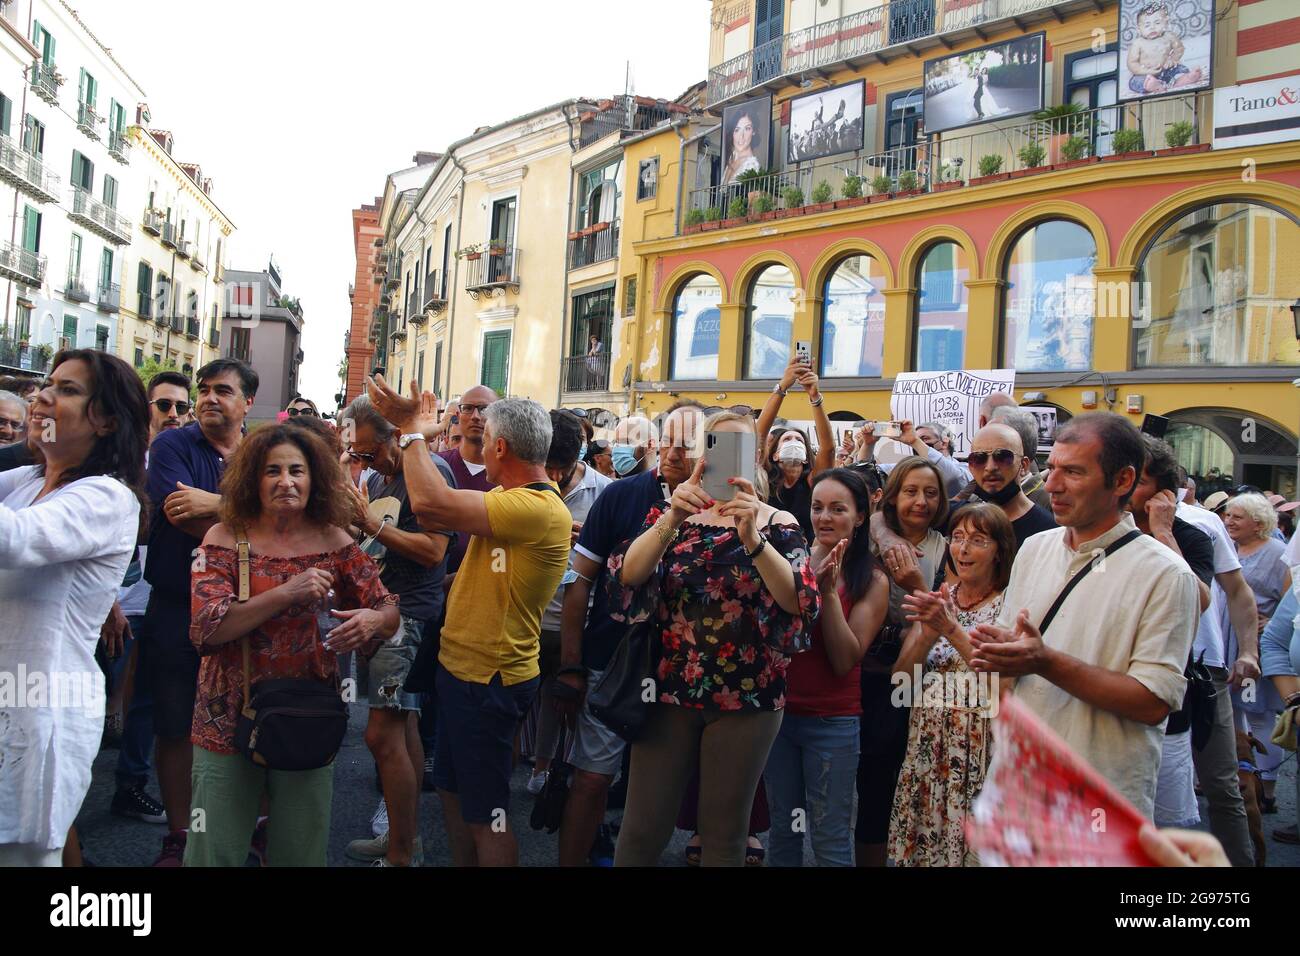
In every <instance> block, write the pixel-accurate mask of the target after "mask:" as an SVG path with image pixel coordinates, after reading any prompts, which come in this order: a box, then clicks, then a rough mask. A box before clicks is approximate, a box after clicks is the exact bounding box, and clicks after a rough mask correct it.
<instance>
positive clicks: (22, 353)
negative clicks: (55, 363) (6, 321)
mask: <svg viewBox="0 0 1300 956" xmlns="http://www.w3.org/2000/svg"><path fill="white" fill-rule="evenodd" d="M53 354H54V350H53V349H52V348H50V346H48V345H27V344H24V343H22V342H13V341H11V340H10V339H9V338H8V337H7V336H6V337H0V365H2V366H4V367H6V368H17V369H22V370H23V371H24V372H36V373H37V374H38V375H43V374H45V373H46V372H48V371H49V370H50V358H51V356H52V355H53Z"/></svg>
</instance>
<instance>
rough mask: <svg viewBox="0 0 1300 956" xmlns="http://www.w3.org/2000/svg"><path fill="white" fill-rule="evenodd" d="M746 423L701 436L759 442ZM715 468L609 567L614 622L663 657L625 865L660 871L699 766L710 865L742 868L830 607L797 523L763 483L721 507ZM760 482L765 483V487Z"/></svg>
mask: <svg viewBox="0 0 1300 956" xmlns="http://www.w3.org/2000/svg"><path fill="white" fill-rule="evenodd" d="M753 427H754V426H753V423H752V421H751V420H750V419H749V418H748V417H747V416H742V415H738V414H735V413H733V412H720V413H718V414H716V415H713V416H712V417H711V418H709V419H708V420H707V421H706V422H705V428H704V431H705V434H706V436H707V435H708V434H709V433H725V432H743V431H750V433H751V434H752V430H753ZM704 467H705V460H704V459H703V458H701V459H699V460H698V461H696V462H694V463H693V471H692V473H691V477H690V478H689V479H688V480H687V481H684V482H682V483H681V484H680V485H678V486H677V488H676V489H675V490H674V492H673V496H672V499H671V501H670V502H668V505H667V506H666V507H664V506H658V507H655V508H653V509H651V511H650V513H649V515H648V516H647V517H646V522H645V526H644V530H643V531H642V533H641V534H640V535H639V536H638V537H637V538H635V539H634V540H633V541H632V542H631V543H630V544H629V545H628V546H627V548H626V550H620V551H616V552H615V553H614V554H613V555H611V556H610V559H609V570H610V586H611V587H614V588H617V589H619V593H617V594H616V595H615V596H614V600H613V605H612V606H613V607H614V608H615V609H617V610H615V611H614V613H613V615H612V616H613V617H614V619H615V620H623V621H627V622H633V621H636V620H644V619H646V618H647V617H649V618H650V619H652V620H653V621H654V622H655V624H656V630H657V631H658V635H659V638H660V641H661V643H662V653H661V656H660V660H659V663H658V666H657V668H656V670H655V678H656V688H655V689H656V694H657V697H658V703H657V704H655V705H652V707H651V713H650V716H649V719H648V721H647V724H646V727H645V730H644V731H643V733H642V735H641V737H640V738H639V739H638V740H637V741H636V743H634V744H633V745H632V769H631V774H630V777H629V780H628V793H627V809H626V812H625V814H624V818H623V828H622V831H621V832H620V833H619V839H618V848H617V852H616V855H615V859H614V864H615V865H616V866H652V865H654V864H655V863H657V862H658V860H659V857H660V855H661V854H662V853H663V850H664V847H666V846H667V844H668V840H669V838H670V837H671V836H672V832H673V823H674V819H675V817H676V815H677V810H678V807H679V805H680V804H681V801H682V795H683V793H684V792H685V790H686V786H687V783H688V782H689V780H690V777H691V774H692V771H693V770H694V767H695V764H696V761H697V759H698V762H699V767H700V800H699V830H700V838H701V841H702V844H703V853H702V862H703V864H704V865H705V866H741V865H743V863H744V861H745V850H746V843H747V837H748V830H749V812H750V806H751V803H752V801H753V796H754V790H755V787H756V786H757V784H758V779H759V775H760V774H761V773H762V770H763V765H764V763H765V762H766V760H767V754H768V751H769V749H771V746H772V741H773V740H774V739H775V738H776V734H777V731H778V730H779V729H780V726H781V715H782V711H783V708H784V706H785V673H786V668H787V667H788V666H789V663H790V654H791V653H793V652H794V651H795V650H796V649H801V648H802V647H803V646H804V645H805V644H806V642H807V640H808V636H809V634H810V632H811V628H812V623H813V621H814V620H815V619H816V617H817V614H818V611H819V610H820V607H821V598H820V595H819V592H818V590H817V582H816V578H815V576H814V574H813V569H812V567H811V565H810V564H809V561H808V548H807V544H806V542H805V541H804V537H803V534H802V533H801V532H800V530H799V526H798V522H796V521H795V519H794V517H793V516H792V515H790V514H789V513H787V512H782V511H779V510H777V509H776V508H773V507H772V506H770V505H768V504H766V503H765V502H764V501H763V500H762V498H761V496H760V494H759V492H758V491H757V490H756V489H755V487H754V484H753V483H751V482H750V481H747V480H746V479H744V478H735V477H733V478H731V479H729V482H730V484H731V485H732V486H734V487H735V489H736V493H735V495H734V497H732V499H731V500H730V501H715V500H714V499H713V498H712V497H710V496H709V494H708V493H707V492H705V490H704V488H703V487H702V485H701V481H702V479H703V475H704ZM759 483H760V484H761V479H759Z"/></svg>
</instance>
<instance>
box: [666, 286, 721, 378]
mask: <svg viewBox="0 0 1300 956" xmlns="http://www.w3.org/2000/svg"><path fill="white" fill-rule="evenodd" d="M721 305H722V288H721V287H720V286H719V285H718V282H717V280H716V279H714V278H713V277H712V276H710V275H705V274H700V275H697V276H695V277H694V278H693V279H691V280H690V281H689V282H687V283H686V284H685V285H683V286H682V287H681V289H679V290H678V292H677V295H676V297H675V298H674V299H673V334H672V349H673V354H672V378H673V380H674V381H685V380H688V379H717V377H718V339H719V338H720V336H721V334H722V311H721V309H720V306H721Z"/></svg>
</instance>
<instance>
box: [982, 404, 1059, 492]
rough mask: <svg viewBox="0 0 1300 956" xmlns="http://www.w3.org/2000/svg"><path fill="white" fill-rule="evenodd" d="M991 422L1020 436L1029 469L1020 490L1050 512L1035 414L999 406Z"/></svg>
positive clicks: (1015, 407)
mask: <svg viewBox="0 0 1300 956" xmlns="http://www.w3.org/2000/svg"><path fill="white" fill-rule="evenodd" d="M990 422H994V423H998V424H1002V425H1009V426H1010V427H1011V428H1014V429H1015V430H1016V434H1017V435H1019V436H1020V446H1021V448H1022V449H1023V450H1024V455H1025V460H1026V464H1027V467H1028V474H1026V475H1024V476H1022V477H1021V479H1020V490H1021V491H1023V492H1024V493H1025V497H1026V498H1028V499H1029V500H1030V501H1032V502H1033V503H1034V504H1036V505H1038V506H1039V507H1040V508H1044V509H1046V510H1047V511H1049V512H1050V511H1051V508H1052V499H1051V498H1050V497H1049V496H1048V494H1047V487H1046V486H1045V485H1044V483H1043V474H1042V472H1041V471H1040V470H1039V467H1038V419H1037V418H1036V417H1035V416H1034V413H1033V412H1028V411H1025V410H1024V409H1023V408H1019V407H1017V406H1015V405H999V406H998V407H997V408H995V409H993V417H992V418H991V419H990Z"/></svg>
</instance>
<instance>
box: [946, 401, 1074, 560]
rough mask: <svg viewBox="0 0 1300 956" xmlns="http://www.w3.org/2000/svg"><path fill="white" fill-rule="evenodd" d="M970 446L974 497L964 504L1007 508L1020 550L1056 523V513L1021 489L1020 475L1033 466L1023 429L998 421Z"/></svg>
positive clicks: (954, 511)
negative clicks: (1039, 504)
mask: <svg viewBox="0 0 1300 956" xmlns="http://www.w3.org/2000/svg"><path fill="white" fill-rule="evenodd" d="M970 447H971V450H970V455H969V456H968V457H967V459H966V464H967V466H968V467H969V468H970V471H971V476H972V477H973V478H974V479H975V482H974V485H973V486H972V487H971V489H970V491H971V497H970V499H969V500H968V501H966V502H963V504H970V503H972V502H975V501H987V502H989V503H990V504H995V505H997V506H998V507H999V508H1001V509H1002V510H1003V511H1005V512H1006V515H1007V518H1008V519H1010V521H1011V529H1012V530H1013V531H1014V532H1015V535H1016V550H1017V551H1018V550H1019V549H1020V546H1021V545H1022V544H1024V543H1025V539H1026V538H1028V537H1030V536H1031V535H1035V534H1037V533H1038V532H1040V531H1049V530H1051V529H1052V528H1055V527H1056V519H1055V518H1053V517H1052V513H1051V512H1050V511H1048V510H1047V509H1046V508H1041V507H1039V506H1038V505H1036V504H1034V503H1033V502H1032V501H1030V500H1029V499H1028V498H1027V497H1026V496H1025V493H1024V491H1022V490H1021V487H1020V479H1021V478H1022V477H1023V476H1024V475H1025V474H1026V473H1027V472H1028V470H1029V458H1028V456H1027V455H1026V454H1025V449H1024V445H1023V444H1022V443H1021V441H1020V433H1019V432H1017V431H1016V430H1015V429H1014V428H1012V427H1011V426H1010V425H1002V424H999V423H997V422H994V423H993V424H991V425H985V426H984V427H983V428H981V429H980V430H979V431H977V432H976V433H975V438H974V440H973V441H972V442H971V446H970ZM960 510H961V506H958V507H957V508H954V509H953V511H952V521H956V520H957V518H956V516H957V514H958V513H959V512H960ZM951 526H952V525H951V523H950V524H949V527H951Z"/></svg>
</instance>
